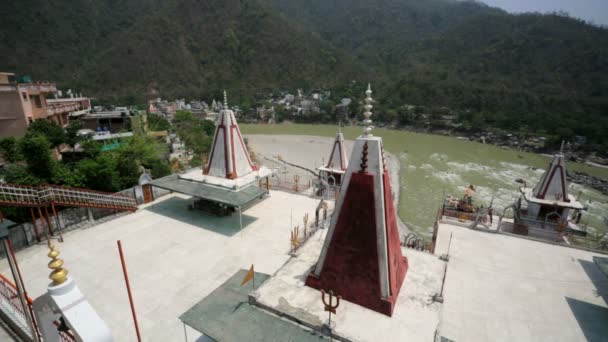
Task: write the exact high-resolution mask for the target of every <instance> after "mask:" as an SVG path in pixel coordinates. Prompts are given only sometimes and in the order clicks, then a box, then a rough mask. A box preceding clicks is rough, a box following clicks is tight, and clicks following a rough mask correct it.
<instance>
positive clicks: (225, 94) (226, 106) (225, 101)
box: [224, 89, 228, 109]
mask: <svg viewBox="0 0 608 342" xmlns="http://www.w3.org/2000/svg"><path fill="white" fill-rule="evenodd" d="M224 109H228V94H227V93H226V89H224Z"/></svg>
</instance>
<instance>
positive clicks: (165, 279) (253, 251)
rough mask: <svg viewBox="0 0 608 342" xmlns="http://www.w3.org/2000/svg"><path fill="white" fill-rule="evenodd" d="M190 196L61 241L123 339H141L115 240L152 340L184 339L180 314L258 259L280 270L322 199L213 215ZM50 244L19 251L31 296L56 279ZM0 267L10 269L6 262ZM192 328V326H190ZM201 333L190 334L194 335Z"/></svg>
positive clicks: (283, 196)
mask: <svg viewBox="0 0 608 342" xmlns="http://www.w3.org/2000/svg"><path fill="white" fill-rule="evenodd" d="M188 203H190V200H189V199H188V197H186V196H181V195H168V196H165V197H162V198H160V199H158V200H157V201H155V202H154V203H152V204H151V205H148V206H145V207H141V208H140V210H138V211H137V212H136V213H133V214H130V215H126V216H122V217H120V218H117V219H115V220H113V221H109V222H106V223H102V224H100V225H97V226H94V227H92V228H89V229H81V230H75V231H71V232H69V233H66V234H65V235H64V238H65V242H64V243H57V248H58V250H59V251H60V252H61V256H60V257H61V258H63V259H64V261H65V267H66V268H67V269H68V270H69V272H70V273H69V275H70V276H71V277H73V279H74V280H75V281H76V284H77V285H78V287H79V288H80V290H81V291H82V292H83V294H84V295H85V296H86V298H87V299H88V300H89V302H90V303H91V304H92V305H93V307H94V308H95V309H96V310H97V312H98V313H99V315H100V316H101V317H102V318H103V319H104V320H105V321H106V322H107V324H108V325H109V327H110V329H111V330H112V333H113V335H114V338H115V340H116V341H134V340H135V331H134V328H133V323H132V319H131V312H130V309H129V301H128V297H127V291H126V288H125V284H124V279H123V275H122V270H121V266H120V260H119V256H118V250H117V246H116V240H122V244H123V249H124V252H125V258H126V263H127V267H128V271H129V278H130V281H131V287H132V290H133V296H134V298H135V307H136V309H137V316H138V319H139V326H140V330H141V333H142V338H143V340H145V341H176V340H183V338H184V328H183V326H182V324H181V322H180V321H179V319H178V317H179V316H180V315H181V314H182V313H184V312H185V311H186V310H188V309H189V308H190V307H192V306H193V305H194V304H196V303H197V302H199V301H200V300H201V299H203V298H204V297H205V296H207V295H208V294H209V293H211V292H212V291H213V290H215V289H216V288H217V287H218V286H220V285H221V284H222V283H224V282H225V281H226V280H227V279H229V278H230V277H231V276H232V275H234V274H235V272H237V271H238V270H239V269H243V268H245V269H247V268H249V266H250V265H251V264H254V265H255V269H256V271H259V272H263V273H267V274H273V273H274V272H275V271H277V270H278V269H279V267H281V266H282V265H283V264H284V263H285V262H286V261H287V260H288V259H289V255H288V252H289V249H290V243H289V237H290V220H291V217H293V222H294V224H296V223H299V222H301V219H302V216H303V215H304V214H305V213H309V214H310V215H311V216H312V217H314V209H315V207H316V205H317V201H316V200H314V199H312V198H309V197H305V196H299V195H292V194H288V193H285V192H277V191H271V195H270V197H269V198H267V199H266V200H264V201H262V202H259V203H257V204H256V205H254V206H253V207H251V208H249V209H248V210H246V211H244V212H243V225H244V228H243V230H242V231H240V230H239V217H238V215H233V216H231V217H223V218H219V217H213V216H210V215H209V214H206V213H203V212H200V211H188V209H187V205H188ZM47 253H48V249H47V247H46V245H39V246H32V247H30V248H27V249H25V250H23V251H20V252H18V253H17V260H18V263H19V267H20V269H21V273H22V275H23V277H24V280H25V286H26V288H27V290H28V293H29V296H30V297H32V298H36V297H38V296H39V295H41V294H43V293H44V292H45V291H46V287H47V285H48V283H49V282H50V280H49V279H48V278H47V277H48V275H49V273H50V272H49V271H50V270H49V269H48V268H47V263H48V262H49V258H48V257H47V256H46V254H47ZM0 272H1V273H2V274H4V275H8V276H9V278H10V271H9V269H8V263H7V261H6V260H2V261H0ZM191 333H192V331H191ZM198 336H200V334H199V335H192V334H191V335H190V336H189V339H188V340H189V341H194V340H195V339H196V338H198Z"/></svg>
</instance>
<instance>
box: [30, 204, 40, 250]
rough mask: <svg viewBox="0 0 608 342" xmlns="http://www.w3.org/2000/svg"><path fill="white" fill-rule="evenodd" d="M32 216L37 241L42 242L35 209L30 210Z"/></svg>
mask: <svg viewBox="0 0 608 342" xmlns="http://www.w3.org/2000/svg"><path fill="white" fill-rule="evenodd" d="M30 213H31V214H32V224H34V233H35V234H36V240H38V242H40V233H39V232H38V225H37V224H36V215H34V208H30Z"/></svg>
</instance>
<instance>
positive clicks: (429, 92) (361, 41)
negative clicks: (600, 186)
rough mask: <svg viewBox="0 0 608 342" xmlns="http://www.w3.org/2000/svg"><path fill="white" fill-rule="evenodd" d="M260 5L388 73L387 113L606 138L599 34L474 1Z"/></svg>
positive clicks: (576, 23)
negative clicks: (405, 108)
mask: <svg viewBox="0 0 608 342" xmlns="http://www.w3.org/2000/svg"><path fill="white" fill-rule="evenodd" d="M264 1H265V3H266V4H267V5H268V6H270V7H272V8H274V9H276V10H279V11H281V12H282V13H283V14H284V15H285V16H286V17H288V18H291V19H292V20H293V21H296V22H298V23H299V24H300V25H301V26H302V27H305V28H307V29H309V30H312V31H314V32H317V33H318V34H319V35H320V36H321V37H323V38H325V39H326V40H328V41H329V42H331V43H332V44H333V45H334V46H336V47H337V48H341V49H344V50H346V51H348V52H349V53H351V54H352V56H353V57H354V58H356V59H358V60H359V61H361V62H362V63H365V64H366V65H368V66H369V67H372V68H374V69H375V70H376V71H377V72H378V73H382V74H385V75H387V79H388V80H389V82H388V84H387V87H385V88H383V89H381V92H380V93H379V94H378V96H380V97H381V98H380V102H381V106H384V108H385V109H389V108H393V109H396V110H398V107H399V106H401V105H403V104H404V103H408V104H414V105H423V106H436V107H440V106H447V107H450V108H452V109H455V110H458V111H467V112H472V113H479V114H480V115H481V116H482V117H483V119H484V120H482V121H484V122H485V123H487V124H490V125H492V126H494V127H496V126H498V127H504V128H509V129H518V128H523V127H527V128H529V129H532V130H536V131H545V132H547V133H550V134H551V133H555V131H556V130H558V129H559V128H562V129H563V130H562V131H568V132H567V133H568V134H563V135H566V136H567V135H570V136H571V135H572V134H574V133H576V134H581V135H586V136H588V137H593V138H594V139H599V140H602V139H603V140H604V141H606V142H608V139H607V138H602V136H604V134H603V133H602V130H604V131H605V130H606V129H608V115H607V114H608V30H607V29H605V28H600V27H596V26H592V25H588V24H586V23H584V22H582V21H580V20H576V19H572V18H568V17H563V16H559V15H540V14H524V15H512V14H508V13H506V12H504V11H502V10H499V9H495V8H491V7H488V6H485V5H483V4H480V3H475V2H461V1H449V0H375V1H366V0H334V1H324V0H303V1H295V0H264ZM382 97H384V98H382ZM463 116H469V117H470V115H463ZM469 119H470V118H469ZM479 122H480V121H479V120H477V123H479Z"/></svg>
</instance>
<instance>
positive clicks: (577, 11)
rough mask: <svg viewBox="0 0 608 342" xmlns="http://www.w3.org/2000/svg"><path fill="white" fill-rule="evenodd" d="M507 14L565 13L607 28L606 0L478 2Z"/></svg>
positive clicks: (607, 3) (508, 0)
mask: <svg viewBox="0 0 608 342" xmlns="http://www.w3.org/2000/svg"><path fill="white" fill-rule="evenodd" d="M479 1H481V2H485V3H486V4H488V5H490V6H494V7H500V8H502V9H504V10H507V11H509V12H541V13H544V12H554V11H565V12H568V13H569V14H570V16H572V17H577V18H581V19H584V20H586V21H592V22H593V23H595V24H598V25H604V26H608V0H479Z"/></svg>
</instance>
